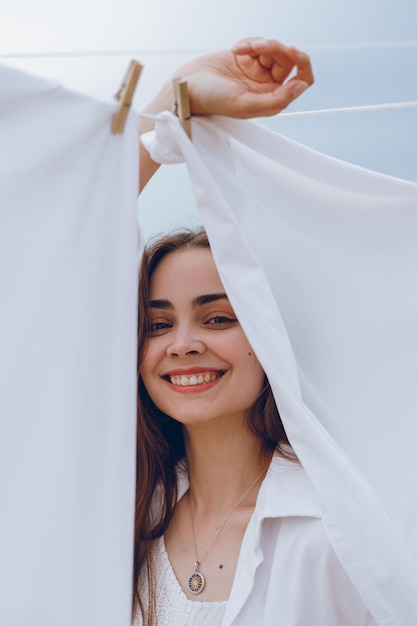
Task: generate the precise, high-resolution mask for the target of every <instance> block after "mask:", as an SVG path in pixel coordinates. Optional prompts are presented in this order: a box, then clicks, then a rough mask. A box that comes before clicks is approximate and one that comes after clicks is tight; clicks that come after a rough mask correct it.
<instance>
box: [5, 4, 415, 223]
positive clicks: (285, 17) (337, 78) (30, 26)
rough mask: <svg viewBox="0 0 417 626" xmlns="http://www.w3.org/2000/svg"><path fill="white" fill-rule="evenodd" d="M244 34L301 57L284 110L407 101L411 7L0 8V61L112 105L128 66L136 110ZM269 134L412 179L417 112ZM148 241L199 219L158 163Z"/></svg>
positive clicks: (147, 206) (348, 118)
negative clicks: (178, 74) (181, 68)
mask: <svg viewBox="0 0 417 626" xmlns="http://www.w3.org/2000/svg"><path fill="white" fill-rule="evenodd" d="M248 35H262V36H265V37H273V38H277V39H280V40H282V41H283V42H284V43H287V44H292V45H296V46H298V47H300V48H301V49H304V50H306V51H307V52H308V53H309V54H310V56H311V58H312V61H313V67H314V72H315V77H316V82H315V85H314V86H313V87H312V88H311V89H310V90H308V92H306V94H304V95H303V97H302V98H301V99H299V100H298V101H297V102H296V103H294V104H293V105H292V106H291V109H290V111H311V110H317V109H324V108H334V107H346V106H361V105H370V104H384V103H391V102H402V101H417V80H416V73H417V2H416V0H315V2H312V1H311V0H291V1H289V0H257V1H256V2H254V1H253V0H252V1H250V2H249V1H248V0H239V1H238V0H233V2H232V1H231V0H210V2H208V1H207V0H176V1H175V2H173V1H170V0H153V1H150V0H71V2H63V1H62V0H61V1H59V0H35V1H34V0H1V21H0V63H3V64H7V65H13V66H15V67H19V68H21V69H24V70H27V71H30V72H33V73H36V74H40V75H43V76H47V77H51V78H55V79H58V80H59V81H60V82H62V83H63V84H64V85H66V86H67V87H69V88H71V89H76V90H78V91H82V92H84V93H87V94H90V95H93V96H95V97H98V98H101V99H104V100H111V99H112V97H113V95H114V93H115V92H116V91H117V89H118V87H119V85H120V83H121V80H122V78H123V75H124V73H125V70H126V68H127V66H128V63H129V60H130V59H131V58H136V59H138V60H139V61H141V63H143V64H144V66H145V69H144V71H143V73H142V77H141V79H140V83H139V86H138V89H137V93H136V96H135V101H134V105H135V108H136V109H137V110H140V108H141V107H142V106H143V105H144V104H145V103H146V101H147V100H148V99H149V98H150V97H151V96H152V94H153V93H154V92H155V91H156V90H157V88H158V86H159V85H161V84H162V82H163V81H165V80H166V79H167V78H168V77H169V76H170V74H171V73H172V71H173V70H174V69H175V68H176V67H177V66H178V65H180V64H181V63H183V62H184V61H185V60H187V59H188V58H191V57H193V56H197V55H198V54H203V53H205V52H209V51H212V50H216V49H221V48H227V47H229V46H230V45H231V44H232V43H233V42H234V41H237V40H239V39H240V38H242V37H245V36H248ZM265 123H266V124H267V125H268V126H270V127H271V128H273V129H275V130H276V131H278V132H280V133H282V134H284V135H287V136H289V137H292V138H293V139H295V140H297V141H300V142H302V143H305V144H307V145H309V146H311V147H313V148H316V149H317V150H320V151H322V152H325V153H327V154H330V155H333V156H336V157H338V158H341V159H344V160H346V161H350V162H352V163H356V164H358V165H361V166H364V167H368V168H371V169H374V170H377V171H380V172H383V173H386V174H389V175H393V176H399V177H402V178H407V179H409V180H414V181H417V150H416V147H417V107H413V108H408V109H393V110H383V111H368V112H365V111H364V112H352V113H335V114H326V115H321V116H306V117H302V118H297V117H293V118H291V117H284V116H282V117H281V116H277V117H274V118H270V119H268V120H266V121H265ZM139 211H140V215H141V223H142V227H143V229H144V231H145V234H146V235H150V234H153V233H155V232H160V231H162V230H167V229H170V228H172V227H178V226H180V225H191V224H193V223H196V222H198V220H197V218H196V217H195V213H194V205H193V198H192V195H191V191H190V188H189V185H188V180H187V175H186V172H185V168H184V167H183V166H181V165H179V166H166V167H164V168H161V170H160V171H159V172H158V174H157V175H156V176H155V177H154V179H153V180H152V181H151V183H150V184H149V185H148V187H147V188H146V189H145V191H144V193H143V194H142V195H141V199H140V203H139Z"/></svg>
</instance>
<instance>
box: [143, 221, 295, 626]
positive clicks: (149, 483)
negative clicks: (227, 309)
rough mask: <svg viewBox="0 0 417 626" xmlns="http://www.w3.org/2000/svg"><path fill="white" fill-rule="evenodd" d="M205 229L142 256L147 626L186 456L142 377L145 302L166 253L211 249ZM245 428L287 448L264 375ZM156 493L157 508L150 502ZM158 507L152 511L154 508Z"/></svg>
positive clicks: (176, 427)
mask: <svg viewBox="0 0 417 626" xmlns="http://www.w3.org/2000/svg"><path fill="white" fill-rule="evenodd" d="M209 247H210V245H209V241H208V238H207V235H206V233H205V232H204V230H202V229H201V230H198V231H181V232H180V233H174V234H171V235H168V236H165V237H162V238H160V239H159V240H157V241H156V242H154V243H153V244H151V245H150V246H148V247H147V248H146V250H145V252H144V255H143V258H142V265H141V268H140V276H139V324H138V411H137V459H136V519H135V546H134V573H133V585H134V613H135V612H136V611H137V610H140V611H141V613H142V620H143V623H144V624H145V625H146V626H153V625H154V624H155V619H156V618H155V590H154V579H153V570H152V564H151V560H150V545H151V542H152V541H153V540H154V539H157V538H158V537H161V536H162V535H163V534H164V532H165V530H166V529H167V527H168V525H169V522H170V520H171V517H172V514H173V512H174V507H175V503H176V500H177V480H176V465H177V463H178V461H179V460H180V459H181V458H182V457H183V456H184V454H185V448H184V439H183V432H182V426H181V424H180V423H179V422H177V421H176V420H174V419H172V418H171V417H169V416H168V415H166V414H165V413H163V412H162V411H160V410H159V409H158V408H157V407H156V406H155V404H154V403H153V402H152V399H151V398H150V396H149V394H148V392H147V390H146V388H145V386H144V384H143V381H142V378H141V375H140V368H141V363H142V359H143V356H144V353H145V350H146V344H147V340H148V337H149V321H148V312H147V303H148V302H149V294H150V283H151V278H152V274H153V272H154V270H155V268H156V266H157V265H158V263H159V262H160V261H161V260H162V259H163V258H164V257H165V256H167V255H168V254H170V253H172V252H175V251H178V250H184V249H187V248H209ZM248 419H249V427H250V428H251V430H252V431H253V432H254V433H255V434H256V435H257V436H258V437H259V439H260V441H261V442H262V447H263V452H264V453H265V454H267V453H268V452H269V453H271V452H273V451H278V452H279V453H281V454H282V455H283V456H288V452H287V451H286V450H285V449H282V448H281V446H282V444H284V443H288V440H287V437H286V434H285V431H284V428H283V425H282V422H281V418H280V416H279V413H278V409H277V406H276V403H275V400H274V397H273V395H272V391H271V387H270V385H269V382H268V380H267V378H266V376H265V383H264V387H263V389H262V392H261V394H260V396H259V398H258V399H257V401H256V402H255V404H254V405H253V407H252V410H251V411H250V415H249V418H248ZM156 490H157V492H158V496H159V497H158V503H157V505H158V507H155V505H154V506H152V500H153V498H154V496H155V493H156ZM156 508H158V510H157V511H156V510H155V509H156ZM142 571H143V572H144V574H145V576H147V579H148V596H149V597H148V598H141V597H139V593H138V580H139V575H140V573H141V572H142Z"/></svg>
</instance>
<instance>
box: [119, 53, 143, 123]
mask: <svg viewBox="0 0 417 626" xmlns="http://www.w3.org/2000/svg"><path fill="white" fill-rule="evenodd" d="M142 68H143V65H141V64H140V63H138V61H131V62H130V65H129V68H128V70H127V72H126V76H125V77H124V79H123V82H122V84H121V86H120V89H119V91H118V92H117V94H116V95H115V96H114V97H115V98H116V100H119V101H120V106H119V108H118V110H117V111H116V113H115V114H114V115H113V118H112V121H111V132H112V133H114V134H120V133H122V132H123V131H124V128H125V124H126V119H127V114H128V113H129V109H130V105H131V104H132V100H133V96H134V93H135V89H136V85H137V84H138V80H139V76H140V73H141V71H142Z"/></svg>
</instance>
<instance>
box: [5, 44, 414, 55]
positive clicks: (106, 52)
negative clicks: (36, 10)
mask: <svg viewBox="0 0 417 626" xmlns="http://www.w3.org/2000/svg"><path fill="white" fill-rule="evenodd" d="M305 48H306V49H307V50H365V49H384V48H417V40H409V41H367V42H342V43H320V44H318V43H317V44H314V43H313V44H306V45H305ZM211 51H212V50H211V49H210V48H187V49H180V48H178V49H176V48H172V49H159V50H152V49H146V48H142V49H130V50H78V51H61V52H16V53H3V54H0V59H25V58H57V59H58V58H78V57H112V56H113V57H117V56H131V55H141V54H142V55H149V56H163V55H172V54H187V55H188V54H204V53H207V52H211Z"/></svg>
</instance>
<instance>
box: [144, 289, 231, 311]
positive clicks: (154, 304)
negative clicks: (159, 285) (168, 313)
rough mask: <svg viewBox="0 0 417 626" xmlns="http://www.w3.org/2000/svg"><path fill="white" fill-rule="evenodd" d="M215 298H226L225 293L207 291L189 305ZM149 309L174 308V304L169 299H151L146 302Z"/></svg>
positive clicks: (199, 303)
mask: <svg viewBox="0 0 417 626" xmlns="http://www.w3.org/2000/svg"><path fill="white" fill-rule="evenodd" d="M217 300H228V297H227V294H225V293H224V292H221V293H207V294H204V295H202V296H196V297H195V298H193V300H192V302H191V306H192V307H193V308H196V307H198V306H203V305H204V304H210V303H211V302H217ZM148 306H149V308H151V309H170V310H172V309H173V308H174V305H173V304H172V302H170V300H151V301H150V302H149V304H148Z"/></svg>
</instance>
